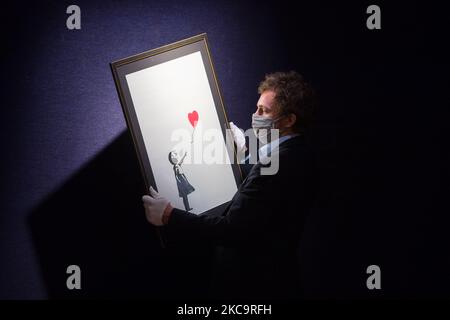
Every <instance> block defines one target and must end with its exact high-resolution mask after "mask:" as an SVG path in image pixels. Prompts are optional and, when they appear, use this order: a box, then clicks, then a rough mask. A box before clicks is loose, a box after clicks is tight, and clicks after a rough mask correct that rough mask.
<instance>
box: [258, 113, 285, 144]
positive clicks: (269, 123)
mask: <svg viewBox="0 0 450 320" xmlns="http://www.w3.org/2000/svg"><path fill="white" fill-rule="evenodd" d="M283 117H284V115H281V116H279V117H278V118H276V119H272V118H269V117H264V116H260V115H258V114H253V115H252V128H253V132H254V133H255V136H256V137H258V139H260V140H262V139H261V138H266V137H270V129H275V122H277V121H278V120H280V119H281V118H283ZM261 129H264V131H263V133H260V132H259V131H260V130H261ZM264 140H266V141H267V139H264Z"/></svg>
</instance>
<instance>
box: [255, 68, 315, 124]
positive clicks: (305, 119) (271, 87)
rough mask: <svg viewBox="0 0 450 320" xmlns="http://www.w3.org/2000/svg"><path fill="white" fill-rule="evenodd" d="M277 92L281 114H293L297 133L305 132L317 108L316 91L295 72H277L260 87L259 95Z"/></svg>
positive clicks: (276, 100) (276, 102)
mask: <svg viewBox="0 0 450 320" xmlns="http://www.w3.org/2000/svg"><path fill="white" fill-rule="evenodd" d="M264 91H273V92H275V98H274V100H275V104H276V105H277V106H278V107H279V108H280V114H283V115H288V114H290V113H293V114H295V115H296V117H297V120H296V121H295V124H294V126H293V130H294V131H296V132H303V131H304V130H305V129H307V128H308V127H310V126H311V122H312V117H313V113H314V111H315V109H316V108H317V96H316V93H315V91H314V89H313V88H312V87H311V86H310V85H309V84H308V83H307V82H306V81H305V80H304V79H303V77H302V76H301V75H300V74H299V73H297V72H295V71H289V72H275V73H270V74H267V75H266V78H265V79H264V80H263V81H261V83H260V84H259V87H258V93H259V94H262V93H263V92H264Z"/></svg>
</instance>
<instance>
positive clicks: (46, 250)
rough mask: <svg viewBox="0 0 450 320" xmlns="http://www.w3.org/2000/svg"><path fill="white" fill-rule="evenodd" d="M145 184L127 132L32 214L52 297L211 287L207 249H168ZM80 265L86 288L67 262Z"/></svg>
mask: <svg viewBox="0 0 450 320" xmlns="http://www.w3.org/2000/svg"><path fill="white" fill-rule="evenodd" d="M143 190H144V186H143V179H142V177H141V174H140V170H139V165H138V162H137V159H136V155H135V151H134V148H133V143H132V140H131V136H130V135H129V133H128V132H127V131H125V132H124V133H122V134H121V135H120V136H119V137H118V138H117V139H116V140H115V141H114V142H113V143H111V144H110V145H109V146H108V147H107V148H105V149H104V150H103V151H102V152H101V153H100V154H99V155H98V156H97V157H96V158H95V159H94V160H92V161H91V162H90V163H88V164H87V165H86V166H85V167H83V168H82V169H81V170H80V171H79V172H78V173H76V174H75V175H74V176H73V177H72V178H71V179H70V180H69V181H68V182H67V183H66V184H64V185H63V186H62V187H61V188H60V189H59V190H58V191H56V192H55V193H53V194H51V195H49V197H48V198H47V199H46V200H45V201H44V202H43V203H42V204H41V205H40V206H39V207H38V208H36V209H35V210H34V211H33V212H32V214H31V216H30V219H29V225H30V227H31V232H32V236H33V243H34V245H35V248H36V252H37V256H38V259H39V264H40V267H41V272H42V276H43V279H44V282H45V284H46V288H47V293H48V297H49V298H63V299H64V298H100V297H101V298H128V297H131V298H133V297H136V298H139V297H154V298H177V297H179V298H183V297H191V298H192V297H194V298H195V297H199V298H201V297H203V296H205V295H206V294H207V293H206V292H207V286H208V281H209V272H205V271H209V270H210V269H211V268H210V252H209V251H208V250H207V249H196V248H188V249H187V248H182V249H181V248H180V249H173V248H171V249H170V250H168V249H162V248H161V246H160V242H159V238H158V236H157V233H156V229H155V228H154V227H152V226H151V225H150V224H149V223H148V222H147V221H146V219H145V215H144V209H143V207H142V202H141V196H142V194H143ZM69 265H78V266H79V267H80V268H81V290H68V289H67V287H66V280H67V277H68V276H69V275H68V274H67V273H66V269H67V267H68V266H69Z"/></svg>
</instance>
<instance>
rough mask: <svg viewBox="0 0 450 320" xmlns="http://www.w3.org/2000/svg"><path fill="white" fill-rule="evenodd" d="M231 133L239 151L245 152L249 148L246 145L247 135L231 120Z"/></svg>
mask: <svg viewBox="0 0 450 320" xmlns="http://www.w3.org/2000/svg"><path fill="white" fill-rule="evenodd" d="M230 129H231V134H232V136H233V140H234V142H236V147H237V150H236V151H237V152H238V153H244V152H245V151H246V150H247V147H246V146H245V135H244V131H243V130H242V129H239V128H238V127H237V126H236V125H235V124H234V123H233V122H230Z"/></svg>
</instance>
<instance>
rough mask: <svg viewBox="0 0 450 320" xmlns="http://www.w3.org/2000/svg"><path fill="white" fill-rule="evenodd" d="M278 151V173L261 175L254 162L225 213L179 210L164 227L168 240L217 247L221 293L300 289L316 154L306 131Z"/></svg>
mask: <svg viewBox="0 0 450 320" xmlns="http://www.w3.org/2000/svg"><path fill="white" fill-rule="evenodd" d="M276 152H278V156H279V170H278V172H277V174H275V175H261V174H260V169H261V167H262V166H263V165H262V164H261V163H257V164H255V165H254V166H253V168H252V169H251V170H250V172H249V174H248V175H247V177H246V178H245V180H244V181H243V183H242V184H241V186H240V187H239V189H238V191H237V192H236V194H235V195H234V197H233V199H232V200H231V202H230V203H229V205H228V206H227V208H226V209H225V210H224V212H223V213H222V214H220V215H211V214H201V215H195V214H192V213H188V212H186V211H184V210H180V209H174V210H173V211H172V214H171V217H170V219H169V223H168V224H167V225H166V226H165V227H164V231H165V234H166V237H167V239H168V240H169V242H170V241H171V240H173V241H182V242H183V243H186V242H188V241H199V242H201V243H203V244H212V245H215V246H216V248H217V259H216V262H217V263H216V268H215V270H214V280H213V290H214V293H215V294H216V296H218V297H245V298H273V297H293V296H295V295H296V293H297V289H298V275H299V265H298V261H297V246H298V242H299V241H298V240H299V237H300V235H301V232H302V229H303V225H304V219H305V215H306V214H307V213H308V211H309V209H310V207H311V205H312V201H313V197H314V187H313V186H314V171H315V170H314V157H313V154H312V152H311V151H310V150H309V148H308V147H307V146H306V144H305V141H304V138H303V136H297V137H293V138H291V139H288V140H286V141H284V142H283V143H281V144H280V145H279V148H278V149H275V150H274V151H273V155H275V153H276ZM217 187H218V188H220V182H219V183H218V186H217Z"/></svg>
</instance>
